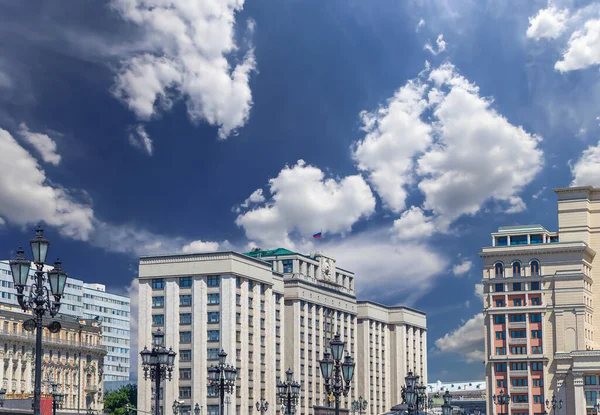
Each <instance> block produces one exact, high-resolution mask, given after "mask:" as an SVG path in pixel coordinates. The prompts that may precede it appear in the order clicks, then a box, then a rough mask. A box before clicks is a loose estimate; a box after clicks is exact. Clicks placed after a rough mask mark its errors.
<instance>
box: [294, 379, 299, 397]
mask: <svg viewBox="0 0 600 415" xmlns="http://www.w3.org/2000/svg"><path fill="white" fill-rule="evenodd" d="M292 393H293V394H294V395H300V384H299V383H298V382H293V383H292Z"/></svg>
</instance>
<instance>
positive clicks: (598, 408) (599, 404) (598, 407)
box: [592, 402, 600, 415]
mask: <svg viewBox="0 0 600 415" xmlns="http://www.w3.org/2000/svg"><path fill="white" fill-rule="evenodd" d="M592 411H594V415H598V411H600V402H596V403H595V404H594V405H592Z"/></svg>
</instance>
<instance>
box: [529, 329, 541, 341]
mask: <svg viewBox="0 0 600 415" xmlns="http://www.w3.org/2000/svg"><path fill="white" fill-rule="evenodd" d="M531 338H532V339H541V338H542V331H541V330H531Z"/></svg>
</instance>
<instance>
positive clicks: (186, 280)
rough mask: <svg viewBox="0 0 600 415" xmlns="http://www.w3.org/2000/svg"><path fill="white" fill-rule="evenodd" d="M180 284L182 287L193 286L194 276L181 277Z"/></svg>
mask: <svg viewBox="0 0 600 415" xmlns="http://www.w3.org/2000/svg"><path fill="white" fill-rule="evenodd" d="M179 286H180V287H191V286H192V277H181V278H179Z"/></svg>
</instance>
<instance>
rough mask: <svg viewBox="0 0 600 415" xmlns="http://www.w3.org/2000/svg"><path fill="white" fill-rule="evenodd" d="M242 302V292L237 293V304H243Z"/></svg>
mask: <svg viewBox="0 0 600 415" xmlns="http://www.w3.org/2000/svg"><path fill="white" fill-rule="evenodd" d="M241 303H242V296H241V295H240V294H236V295H235V304H236V305H241Z"/></svg>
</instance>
